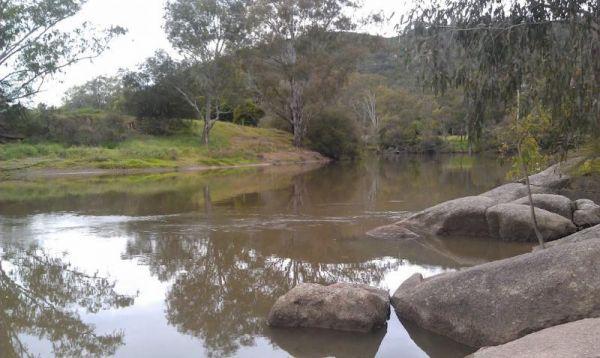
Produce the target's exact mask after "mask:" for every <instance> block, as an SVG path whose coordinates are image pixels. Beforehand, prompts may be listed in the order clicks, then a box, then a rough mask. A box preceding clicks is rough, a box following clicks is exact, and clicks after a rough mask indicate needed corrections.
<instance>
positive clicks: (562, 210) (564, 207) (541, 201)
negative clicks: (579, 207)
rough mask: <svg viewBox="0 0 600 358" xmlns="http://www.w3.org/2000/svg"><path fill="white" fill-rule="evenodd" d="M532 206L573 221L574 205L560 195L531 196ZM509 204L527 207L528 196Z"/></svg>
mask: <svg viewBox="0 0 600 358" xmlns="http://www.w3.org/2000/svg"><path fill="white" fill-rule="evenodd" d="M531 197H532V199H533V206H535V207H536V208H540V209H544V210H546V211H549V212H551V213H555V214H558V215H560V216H563V217H565V218H567V219H569V220H573V210H574V206H575V205H574V203H573V202H572V201H571V199H569V198H567V197H566V196H562V195H554V194H533V195H532V196H531ZM511 204H521V205H529V196H525V197H523V198H521V199H518V200H515V201H513V202H512V203H511Z"/></svg>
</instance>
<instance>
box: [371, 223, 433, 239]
mask: <svg viewBox="0 0 600 358" xmlns="http://www.w3.org/2000/svg"><path fill="white" fill-rule="evenodd" d="M367 236H369V237H372V238H376V239H405V240H410V239H418V238H420V237H421V236H420V235H419V234H417V233H415V232H414V231H412V230H410V229H409V228H407V227H406V225H404V224H403V223H401V222H400V223H396V224H392V225H386V226H381V227H378V228H376V229H374V230H371V231H369V232H367Z"/></svg>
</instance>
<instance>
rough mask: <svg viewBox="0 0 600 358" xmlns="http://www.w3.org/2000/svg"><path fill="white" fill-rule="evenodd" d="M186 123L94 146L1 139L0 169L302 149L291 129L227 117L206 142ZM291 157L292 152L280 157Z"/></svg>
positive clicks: (213, 160) (228, 158) (242, 158)
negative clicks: (250, 124)
mask: <svg viewBox="0 0 600 358" xmlns="http://www.w3.org/2000/svg"><path fill="white" fill-rule="evenodd" d="M125 120H127V118H125ZM186 124H188V128H187V129H185V130H182V131H181V133H177V134H173V135H169V136H152V135H144V134H137V133H136V134H130V137H129V138H127V139H125V140H124V141H122V142H119V143H108V144H105V145H96V146H89V145H73V146H70V145H68V144H65V143H56V142H45V141H42V142H39V143H35V142H27V141H26V142H24V143H9V144H4V145H0V169H1V170H3V171H6V170H17V169H25V168H35V169H43V168H59V169H61V168H62V169H65V168H69V169H77V168H82V169H83V168H98V169H139V168H177V167H179V168H181V167H194V166H234V165H244V164H254V163H261V162H264V161H265V157H264V155H265V154H267V153H275V154H276V153H279V152H285V153H301V150H298V149H296V148H294V147H293V146H292V142H291V135H290V134H289V133H286V132H283V131H280V130H276V129H266V128H255V127H244V126H239V125H236V124H232V123H225V122H218V123H217V124H216V126H215V128H214V129H213V133H212V134H213V135H212V137H211V140H210V143H209V145H208V146H202V145H200V144H199V141H198V138H199V134H198V133H199V131H200V130H201V129H200V126H199V124H198V123H197V121H188V123H186ZM294 159H295V158H294V156H293V155H292V156H291V157H290V156H287V157H286V159H284V160H289V161H294Z"/></svg>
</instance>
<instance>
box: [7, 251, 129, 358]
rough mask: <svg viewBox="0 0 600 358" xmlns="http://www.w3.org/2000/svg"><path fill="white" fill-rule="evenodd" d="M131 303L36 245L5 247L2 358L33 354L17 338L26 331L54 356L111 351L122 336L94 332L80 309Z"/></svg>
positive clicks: (93, 310)
mask: <svg viewBox="0 0 600 358" xmlns="http://www.w3.org/2000/svg"><path fill="white" fill-rule="evenodd" d="M0 253H1V251H0ZM132 303H133V298H132V297H130V296H124V295H119V294H117V293H116V292H115V291H114V283H113V282H111V281H109V280H108V279H106V278H102V277H99V276H97V275H87V274H85V273H83V272H80V271H78V270H77V269H75V268H73V267H72V266H71V265H70V264H69V263H66V262H65V261H63V258H57V257H51V256H49V255H48V254H47V253H45V252H44V251H43V250H42V249H40V248H39V247H35V246H33V247H30V248H28V249H23V248H19V247H10V248H5V251H4V253H3V254H2V255H1V260H0V351H1V352H2V356H3V357H31V356H33V354H32V353H30V351H29V349H28V347H27V346H26V345H25V344H24V342H23V340H22V338H21V337H22V335H29V336H34V337H38V338H40V339H46V340H48V341H49V342H50V343H51V345H52V352H53V354H54V355H55V356H57V357H81V356H106V355H112V354H114V353H115V351H116V349H117V348H118V347H119V346H120V345H122V344H123V334H122V333H121V332H115V333H112V334H107V335H99V334H96V333H95V330H94V327H93V326H92V325H90V324H86V323H85V322H83V321H82V319H81V318H80V315H79V312H81V310H83V311H85V312H88V313H97V312H99V311H100V310H106V309H110V308H121V307H127V306H129V305H131V304H132Z"/></svg>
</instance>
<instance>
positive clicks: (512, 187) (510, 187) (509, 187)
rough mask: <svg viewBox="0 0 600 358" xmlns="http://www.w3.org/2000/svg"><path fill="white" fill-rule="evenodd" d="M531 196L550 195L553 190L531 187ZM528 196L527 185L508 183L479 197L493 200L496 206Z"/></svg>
mask: <svg viewBox="0 0 600 358" xmlns="http://www.w3.org/2000/svg"><path fill="white" fill-rule="evenodd" d="M531 193H532V194H552V193H553V190H552V189H550V188H547V187H543V186H532V187H531ZM526 195H528V190H527V185H525V184H522V183H508V184H504V185H501V186H499V187H497V188H495V189H492V190H490V191H487V192H485V193H483V194H481V196H484V197H486V198H490V199H493V200H494V201H495V202H496V204H504V203H510V202H511V201H515V200H517V199H520V198H522V197H524V196H526Z"/></svg>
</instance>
